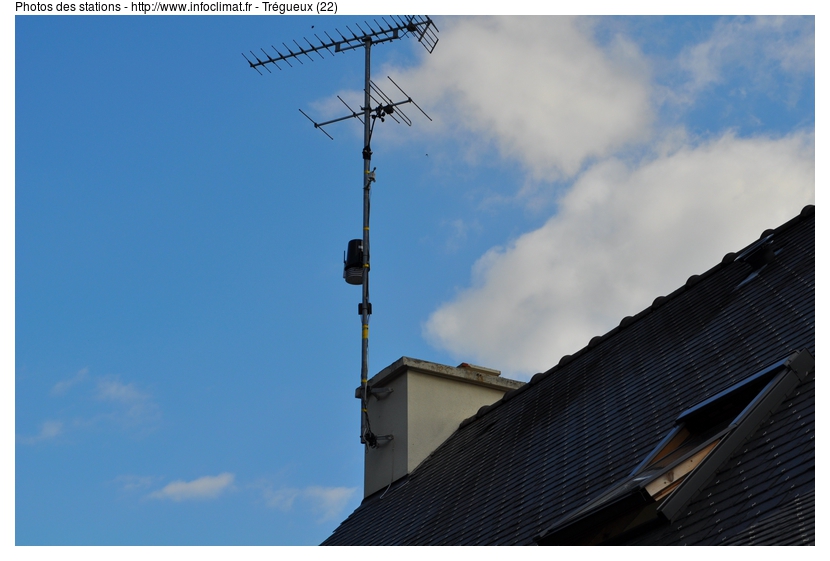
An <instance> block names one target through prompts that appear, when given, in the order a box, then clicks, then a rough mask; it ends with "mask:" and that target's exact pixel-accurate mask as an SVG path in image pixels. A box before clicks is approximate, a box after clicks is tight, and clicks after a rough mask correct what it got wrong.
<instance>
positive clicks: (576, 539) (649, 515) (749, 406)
mask: <svg viewBox="0 0 830 561" xmlns="http://www.w3.org/2000/svg"><path fill="white" fill-rule="evenodd" d="M813 368H814V360H813V357H812V355H810V353H809V352H808V351H801V352H799V353H793V354H792V355H791V356H789V357H787V358H785V359H782V360H780V361H778V362H776V363H774V364H772V365H771V366H769V367H767V368H765V369H764V370H762V371H760V372H758V373H756V374H754V375H752V376H750V377H749V378H746V379H744V380H742V381H741V382H739V383H737V384H735V385H733V386H731V387H729V388H727V389H725V390H724V391H722V392H720V393H718V394H716V395H714V396H712V397H710V398H708V399H706V400H704V401H702V402H700V403H698V404H697V405H695V406H694V407H691V408H689V409H686V410H685V411H683V412H682V413H680V415H678V417H677V419H676V420H675V426H674V427H673V428H672V429H671V430H670V431H669V433H668V434H667V435H666V436H665V437H664V438H663V440H661V441H660V443H659V444H658V445H657V446H656V447H655V448H654V449H653V450H652V451H651V453H649V454H648V455H647V456H646V458H645V459H644V460H643V461H642V462H640V464H639V465H637V467H635V468H634V470H633V471H632V472H631V473H630V474H629V476H628V477H627V478H625V479H624V480H622V481H620V482H618V483H616V484H614V485H613V486H612V487H611V488H610V489H608V490H607V491H606V492H604V493H602V494H601V495H600V496H598V497H596V498H595V499H593V500H592V501H591V502H589V503H588V504H587V505H585V506H584V507H582V508H580V509H578V510H577V511H575V512H573V513H571V514H569V515H567V516H566V517H564V518H563V519H561V520H560V521H558V522H557V523H556V524H554V525H553V526H552V527H550V528H549V529H548V530H546V531H545V532H543V533H542V534H541V535H540V536H539V537H538V538H537V542H538V543H539V544H540V545H593V544H602V543H609V544H610V543H614V542H615V540H617V539H618V538H620V537H622V536H623V535H626V536H630V535H631V534H632V533H634V532H639V531H643V530H645V529H647V528H649V527H651V526H652V525H654V524H659V523H661V522H666V521H671V520H674V519H675V518H676V517H677V515H678V513H679V512H680V511H681V509H682V508H683V507H684V506H685V505H686V504H688V502H689V500H691V498H692V497H693V496H694V495H695V494H696V493H697V492H698V491H699V490H700V489H701V487H702V486H703V485H704V484H705V483H706V481H707V480H708V479H709V477H710V476H711V475H713V474H714V472H715V471H716V470H717V468H718V467H719V466H721V465H722V464H723V463H724V462H725V461H726V460H727V458H729V456H731V455H732V453H733V452H734V451H735V449H736V448H737V447H738V445H739V444H740V443H741V442H743V441H744V440H745V439H746V438H747V437H749V436H750V435H751V434H752V433H753V432H754V431H755V429H756V428H757V427H758V426H759V425H760V424H761V423H762V422H763V421H764V420H765V419H766V418H767V417H768V416H769V415H770V414H771V413H772V411H773V410H774V409H775V408H776V407H778V405H779V404H780V403H781V402H782V401H783V400H784V398H785V397H786V396H787V395H788V394H789V393H790V392H791V391H792V390H793V389H794V388H795V387H796V386H797V385H798V384H799V383H800V382H802V381H804V380H806V379H807V378H808V377H811V376H812V375H813Z"/></svg>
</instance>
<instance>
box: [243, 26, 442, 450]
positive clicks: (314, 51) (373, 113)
mask: <svg viewBox="0 0 830 561" xmlns="http://www.w3.org/2000/svg"><path fill="white" fill-rule="evenodd" d="M363 26H364V27H365V28H366V29H364V27H361V26H360V25H358V24H355V27H357V30H358V31H357V32H355V31H353V30H352V29H351V28H350V27H349V26H346V30H347V32H346V33H345V34H344V33H341V32H340V30H338V29H336V28H335V34H336V35H337V36H338V37H339V38H333V37H332V36H331V35H329V34H328V33H326V32H324V33H323V34H324V35H325V36H326V38H325V39H321V38H320V37H319V36H318V35H317V34H316V33H315V34H314V39H315V40H309V39H307V38H305V37H304V38H303V39H302V41H303V42H304V43H307V44H308V47H304V46H303V45H302V44H300V43H298V42H297V41H296V40H294V41H293V43H294V45H295V47H289V46H288V45H286V44H285V43H282V47H283V48H284V50H285V51H286V52H281V51H280V50H279V49H278V48H276V47H274V46H273V45H271V49H272V50H273V54H272V53H269V52H267V51H266V50H265V49H260V50H261V51H262V55H258V54H255V53H254V52H253V51H250V54H251V57H252V58H249V57H248V56H247V55H246V54H245V53H242V56H243V57H245V60H246V61H248V64H249V66H250V67H251V68H253V69H254V70H256V71H257V72H258V73H259V74H262V70H266V71H268V72H269V73H271V72H272V70H271V67H274V68H277V69H278V70H282V67H281V66H280V64H282V63H284V64H286V65H288V66H289V67H293V65H292V64H291V63H292V62H299V63H300V64H305V62H306V61H304V59H308V61H314V60H315V58H314V57H312V55H316V56H319V57H320V58H321V59H324V58H325V56H324V54H325V53H328V54H330V55H335V54H337V53H340V52H344V51H350V50H354V49H359V48H362V49H363V51H364V55H365V72H364V74H365V76H364V83H363V105H362V106H361V107H360V111H354V110H353V109H352V108H351V107H349V105H348V104H347V103H346V102H345V101H343V99H342V98H341V97H340V96H337V98H338V99H339V100H340V101H341V102H342V103H343V105H345V106H346V108H347V109H348V110H349V114H347V115H345V116H343V117H338V118H337V119H332V120H330V121H325V122H322V123H318V122H316V121H315V120H314V119H312V118H311V117H309V116H308V115H307V114H306V113H305V112H304V111H303V110H302V109H300V113H302V114H303V115H305V117H306V118H307V119H308V120H309V121H311V122H312V124H313V125H314V128H315V129H320V131H321V132H323V134H325V135H326V136H327V137H329V138H330V139H332V140H334V139H333V138H332V136H331V135H330V134H329V133H328V132H327V131H326V129H324V128H323V127H325V126H328V125H331V124H334V123H337V122H340V121H345V120H347V119H357V120H359V121H360V122H361V123H362V124H363V149H362V151H361V158H362V159H363V175H362V180H361V184H362V186H363V238H362V239H355V240H351V241H350V242H349V245H348V251H347V254H346V256H345V259H344V263H343V265H344V267H343V278H344V279H345V280H346V282H348V283H349V284H354V285H357V284H359V285H361V286H362V287H363V299H362V300H361V302H360V304H358V314H360V320H361V366H360V389H359V390H358V395H357V397H359V398H360V403H361V408H360V409H361V415H360V441H361V442H362V443H363V444H365V445H366V446H369V447H372V448H375V447H377V446H378V444H379V443H384V442H386V441H389V440H391V439H392V435H375V434H374V433H373V432H372V429H371V427H370V425H369V415H368V412H367V406H368V404H369V397H370V395H372V394H373V393H378V397H380V396H381V395H385V394H382V393H381V392H380V390H378V391H376V392H373V391H372V390H371V389H370V388H369V316H370V315H371V314H372V304H371V302H370V301H369V209H370V195H371V190H372V183H374V182H375V180H376V177H375V169H376V168H372V167H371V163H372V148H371V144H372V132H373V131H374V127H375V124H376V122H377V120H378V119H380V121H381V122H384V121H385V120H386V118H387V117H389V118H390V119H392V120H393V121H395V122H397V123H401V122H402V123H405V124H406V125H409V126H412V121H411V120H410V119H409V117H407V116H406V114H405V113H404V112H403V111H402V110H401V108H400V106H402V105H405V104H408V103H411V104H412V105H414V106H415V107H417V108H418V110H419V111H420V112H421V113H423V114H424V116H425V117H426V118H427V119H429V120H430V121H431V120H432V119H430V117H429V115H427V114H426V113H424V110H423V109H421V108H420V107H418V104H417V103H415V102H414V101H413V100H412V98H411V97H410V96H409V95H407V94H406V92H404V91H403V89H401V87H400V86H398V84H396V83H395V81H394V80H392V78H389V77H388V76H387V78H389V81H391V82H392V84H394V85H395V87H396V88H397V89H398V90H399V91H400V92H401V94H402V95H403V96H404V98H405V99H403V100H402V101H393V99H392V98H391V97H389V96H388V95H386V94H385V93H384V92H383V90H381V89H380V87H378V85H377V84H376V83H375V82H373V81H372V77H371V53H372V46H373V45H378V44H381V43H387V42H390V41H395V40H397V39H402V38H403V37H406V36H408V35H409V36H413V37H415V38H416V39H417V40H418V42H419V43H421V45H423V46H424V48H425V49H426V50H427V52H429V53H432V51H433V50H434V49H435V45H436V44H438V28H437V27H436V26H435V23H434V22H433V21H432V19H430V18H429V16H386V17H381V18H380V21H378V20H377V19H373V20H372V22H369V21H366V22H364V24H363ZM295 48H296V50H294V49H295ZM260 57H262V58H260Z"/></svg>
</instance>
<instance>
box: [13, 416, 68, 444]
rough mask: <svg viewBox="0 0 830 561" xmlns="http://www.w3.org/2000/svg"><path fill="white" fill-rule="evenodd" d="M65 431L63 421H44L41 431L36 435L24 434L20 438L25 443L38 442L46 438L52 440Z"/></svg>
mask: <svg viewBox="0 0 830 561" xmlns="http://www.w3.org/2000/svg"><path fill="white" fill-rule="evenodd" d="M62 433H63V423H62V422H61V421H44V422H43V423H42V424H41V425H40V432H39V433H38V434H37V435H35V436H23V437H20V438H19V440H20V441H21V442H23V443H25V444H37V443H38V442H42V441H44V440H51V439H53V438H55V437H57V436H60V435H61V434H62Z"/></svg>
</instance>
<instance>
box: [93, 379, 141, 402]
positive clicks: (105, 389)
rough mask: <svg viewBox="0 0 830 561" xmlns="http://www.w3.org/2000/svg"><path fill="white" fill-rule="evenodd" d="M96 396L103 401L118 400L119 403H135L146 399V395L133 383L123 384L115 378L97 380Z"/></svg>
mask: <svg viewBox="0 0 830 561" xmlns="http://www.w3.org/2000/svg"><path fill="white" fill-rule="evenodd" d="M96 397H97V398H98V399H101V400H103V401H120V402H121V403H135V402H136V401H143V400H145V399H147V397H148V396H147V395H146V394H144V393H142V392H140V391H138V389H136V387H135V384H133V383H129V384H124V383H122V382H121V381H120V380H117V379H115V378H104V379H100V380H98V388H97V393H96Z"/></svg>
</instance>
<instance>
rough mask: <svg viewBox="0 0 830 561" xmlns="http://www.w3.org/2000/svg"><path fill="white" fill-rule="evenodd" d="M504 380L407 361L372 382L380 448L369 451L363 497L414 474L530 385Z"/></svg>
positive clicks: (484, 372)
mask: <svg viewBox="0 0 830 561" xmlns="http://www.w3.org/2000/svg"><path fill="white" fill-rule="evenodd" d="M500 374H501V372H499V371H498V370H492V369H490V368H484V367H481V366H475V365H471V364H467V363H466V362H464V363H461V364H460V365H459V366H457V367H452V366H445V365H443V364H436V363H434V362H427V361H424V360H417V359H414V358H409V357H401V358H400V359H398V360H397V361H395V362H394V363H393V364H391V365H389V366H387V367H386V368H384V369H383V370H381V371H380V372H378V374H376V375H375V376H374V377H372V379H370V380H369V388H370V391H371V397H370V398H369V405H368V414H369V424H370V425H371V429H372V432H373V433H374V434H375V435H377V436H378V446H377V447H376V448H367V449H366V459H365V466H364V477H363V481H364V483H363V496H364V497H368V496H369V495H371V494H372V493H375V492H377V491H379V490H382V489H384V488H386V487H387V486H388V485H389V484H390V483H391V482H393V481H396V480H398V479H400V478H401V477H403V476H405V475H407V474H408V473H410V472H412V470H414V469H415V468H416V467H417V466H418V464H420V463H421V462H422V461H423V460H424V458H426V457H427V456H428V455H429V454H431V453H432V451H433V450H435V449H436V448H437V447H438V446H439V445H440V444H441V443H443V442H444V441H445V440H446V439H447V438H448V437H449V436H450V435H451V434H452V433H453V432H455V430H456V429H457V428H458V425H459V423H460V422H461V421H463V420H464V419H466V418H467V417H470V416H471V415H474V414H475V413H476V411H478V410H479V408H481V407H482V406H483V405H490V404H492V403H495V402H496V401H498V400H499V399H501V397H502V396H503V395H504V394H505V393H506V392H508V391H509V390H512V389H515V388H519V387H521V386H523V385H524V382H518V381H516V380H509V379H507V378H502V377H500ZM357 392H358V393H357V395H358V396H359V395H360V393H359V392H360V388H358V390H357ZM389 436H391V437H392V438H391V439H390V438H388V437H389Z"/></svg>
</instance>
